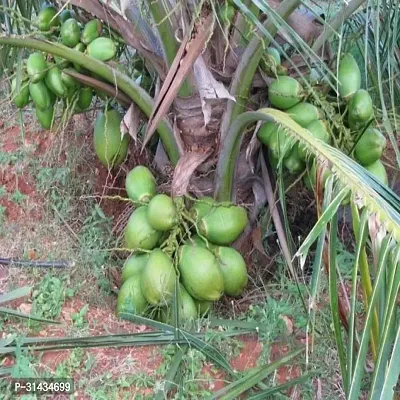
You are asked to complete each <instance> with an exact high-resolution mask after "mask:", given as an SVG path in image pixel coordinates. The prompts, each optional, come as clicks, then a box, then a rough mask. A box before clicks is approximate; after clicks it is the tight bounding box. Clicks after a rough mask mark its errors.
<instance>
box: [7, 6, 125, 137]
mask: <svg viewBox="0 0 400 400" xmlns="http://www.w3.org/2000/svg"><path fill="white" fill-rule="evenodd" d="M74 17H75V14H74V12H73V11H70V10H63V11H62V12H61V13H59V12H58V10H57V8H56V7H55V6H54V5H52V4H50V3H47V2H45V3H43V5H42V7H41V9H40V12H39V14H38V16H37V19H36V21H35V22H34V25H35V26H36V27H37V28H38V29H39V31H41V33H42V34H43V35H45V36H46V37H47V38H48V39H49V40H52V41H58V42H60V43H61V44H63V45H65V46H67V47H69V48H73V49H75V50H77V51H79V52H81V53H86V54H87V55H89V56H90V57H93V58H95V59H98V60H101V61H109V60H112V59H113V58H114V57H115V55H116V53H117V46H116V45H115V43H114V41H113V40H112V39H110V38H109V37H106V36H102V34H103V33H104V32H103V26H102V23H101V22H100V21H99V20H97V19H93V20H91V21H89V22H88V23H87V24H86V25H84V26H82V25H81V24H80V23H79V22H78V21H77V20H76V19H75V18H74ZM65 68H68V69H69V70H72V71H76V72H80V73H82V72H83V73H84V72H87V71H85V69H84V68H83V67H81V66H80V65H77V64H73V65H72V64H71V63H69V62H67V61H66V60H64V59H62V58H60V57H56V56H54V57H51V56H50V55H47V54H45V53H41V52H34V53H32V54H30V55H29V57H28V59H27V61H26V64H25V65H23V67H22V71H21V74H20V78H19V79H18V81H19V82H18V83H17V77H15V78H14V79H13V80H12V84H11V92H12V95H11V96H12V97H11V98H12V101H13V102H14V104H15V105H16V106H17V107H18V108H19V109H23V108H25V107H26V106H27V105H28V104H29V102H30V100H32V102H33V103H34V106H35V111H36V117H37V120H38V121H39V123H40V124H41V126H42V127H43V128H44V129H51V127H52V125H53V123H54V111H55V105H56V103H57V102H58V100H59V99H62V100H63V101H64V105H65V107H69V108H71V109H72V110H73V112H82V111H85V110H86V109H87V108H88V107H89V106H90V104H91V103H92V99H93V96H94V92H93V89H92V88H90V87H87V86H84V85H82V84H81V83H80V82H78V81H77V80H76V79H75V78H74V77H72V76H71V75H68V73H67V72H66V71H64V70H65ZM17 75H18V74H17ZM97 94H98V96H100V97H102V98H104V94H103V93H101V92H100V91H98V92H97Z"/></svg>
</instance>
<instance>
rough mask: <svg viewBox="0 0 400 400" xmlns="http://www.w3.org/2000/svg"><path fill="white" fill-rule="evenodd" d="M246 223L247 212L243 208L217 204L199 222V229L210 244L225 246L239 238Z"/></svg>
mask: <svg viewBox="0 0 400 400" xmlns="http://www.w3.org/2000/svg"><path fill="white" fill-rule="evenodd" d="M247 222H248V218H247V212H246V210H245V209H244V208H243V207H239V206H235V205H233V204H218V205H216V206H214V207H213V208H212V209H211V210H210V212H209V213H208V214H207V215H205V216H204V217H203V218H202V219H201V220H200V222H199V229H200V233H201V234H202V235H203V236H205V237H206V238H207V239H208V240H209V241H210V242H212V243H215V244H219V245H227V244H230V243H232V242H234V241H235V240H236V239H237V238H238V237H239V235H240V234H241V233H242V232H243V231H244V229H245V228H246V225H247Z"/></svg>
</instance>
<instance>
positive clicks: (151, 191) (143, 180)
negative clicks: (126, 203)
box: [125, 165, 156, 203]
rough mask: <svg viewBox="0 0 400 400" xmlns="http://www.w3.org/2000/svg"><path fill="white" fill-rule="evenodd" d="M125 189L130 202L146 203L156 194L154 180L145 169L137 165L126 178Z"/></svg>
mask: <svg viewBox="0 0 400 400" xmlns="http://www.w3.org/2000/svg"><path fill="white" fill-rule="evenodd" d="M125 188H126V193H127V194H128V197H129V198H130V199H131V200H133V201H140V202H146V203H147V202H149V201H150V199H151V198H152V197H154V195H155V194H156V180H155V179H154V176H153V174H152V173H151V172H150V170H149V169H148V168H147V167H145V166H144V165H138V166H136V167H135V168H133V169H132V170H131V171H129V173H128V175H127V176H126V179H125Z"/></svg>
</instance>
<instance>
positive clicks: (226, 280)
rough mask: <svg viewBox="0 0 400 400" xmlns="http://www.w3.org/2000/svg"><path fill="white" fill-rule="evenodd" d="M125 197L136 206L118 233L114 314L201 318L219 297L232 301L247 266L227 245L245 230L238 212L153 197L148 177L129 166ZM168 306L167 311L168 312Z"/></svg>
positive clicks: (205, 202)
mask: <svg viewBox="0 0 400 400" xmlns="http://www.w3.org/2000/svg"><path fill="white" fill-rule="evenodd" d="M126 191H127V194H128V197H129V198H130V199H131V200H132V201H133V202H134V203H135V204H137V207H136V209H135V210H134V211H133V213H132V214H131V216H130V218H129V220H128V222H127V225H126V228H125V232H124V247H125V248H126V249H129V250H130V251H131V252H132V254H131V255H130V257H129V258H128V259H127V260H126V262H125V264H124V266H123V269H122V276H121V282H122V286H121V288H120V291H119V294H118V305H117V313H118V314H119V315H121V316H122V317H123V316H124V314H126V313H128V314H136V315H145V316H147V317H150V318H153V319H157V320H160V321H162V322H165V323H172V321H174V319H175V314H174V310H179V312H178V313H179V318H180V320H181V321H188V320H193V319H196V318H200V317H202V316H204V315H205V314H206V313H207V312H209V310H210V309H211V306H212V303H213V302H214V301H217V300H219V299H220V298H221V297H222V296H223V295H224V294H226V295H228V296H233V297H237V296H240V295H241V293H242V291H243V289H244V288H245V286H246V285H247V280H248V277H247V267H246V263H245V261H244V259H243V257H242V255H241V254H240V253H239V252H238V251H237V250H235V249H234V248H233V247H231V244H232V243H233V242H234V241H235V240H236V239H237V238H238V237H239V235H240V234H241V233H242V232H243V230H244V229H245V227H246V225H247V222H248V218H247V212H246V210H245V209H244V208H242V207H240V206H237V205H234V204H232V203H227V202H225V203H216V202H215V201H214V200H213V199H212V198H210V197H203V198H200V199H197V200H193V199H188V198H183V197H178V198H171V197H170V196H168V195H166V194H161V193H159V194H157V193H156V182H155V179H154V176H153V175H152V173H151V172H150V171H149V169H148V168H146V167H145V166H137V167H135V168H134V169H132V170H131V171H130V172H129V173H128V174H127V176H126ZM173 299H175V303H174V304H175V307H174V306H173Z"/></svg>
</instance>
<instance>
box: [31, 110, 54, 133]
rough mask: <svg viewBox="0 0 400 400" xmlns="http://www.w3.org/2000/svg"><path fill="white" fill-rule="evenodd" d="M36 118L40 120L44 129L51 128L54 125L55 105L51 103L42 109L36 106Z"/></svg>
mask: <svg viewBox="0 0 400 400" xmlns="http://www.w3.org/2000/svg"><path fill="white" fill-rule="evenodd" d="M35 113H36V118H37V120H38V121H39V123H40V125H41V126H42V128H43V129H51V128H52V126H53V118H54V105H50V106H49V108H47V109H44V110H42V109H41V108H39V107H36V108H35Z"/></svg>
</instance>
